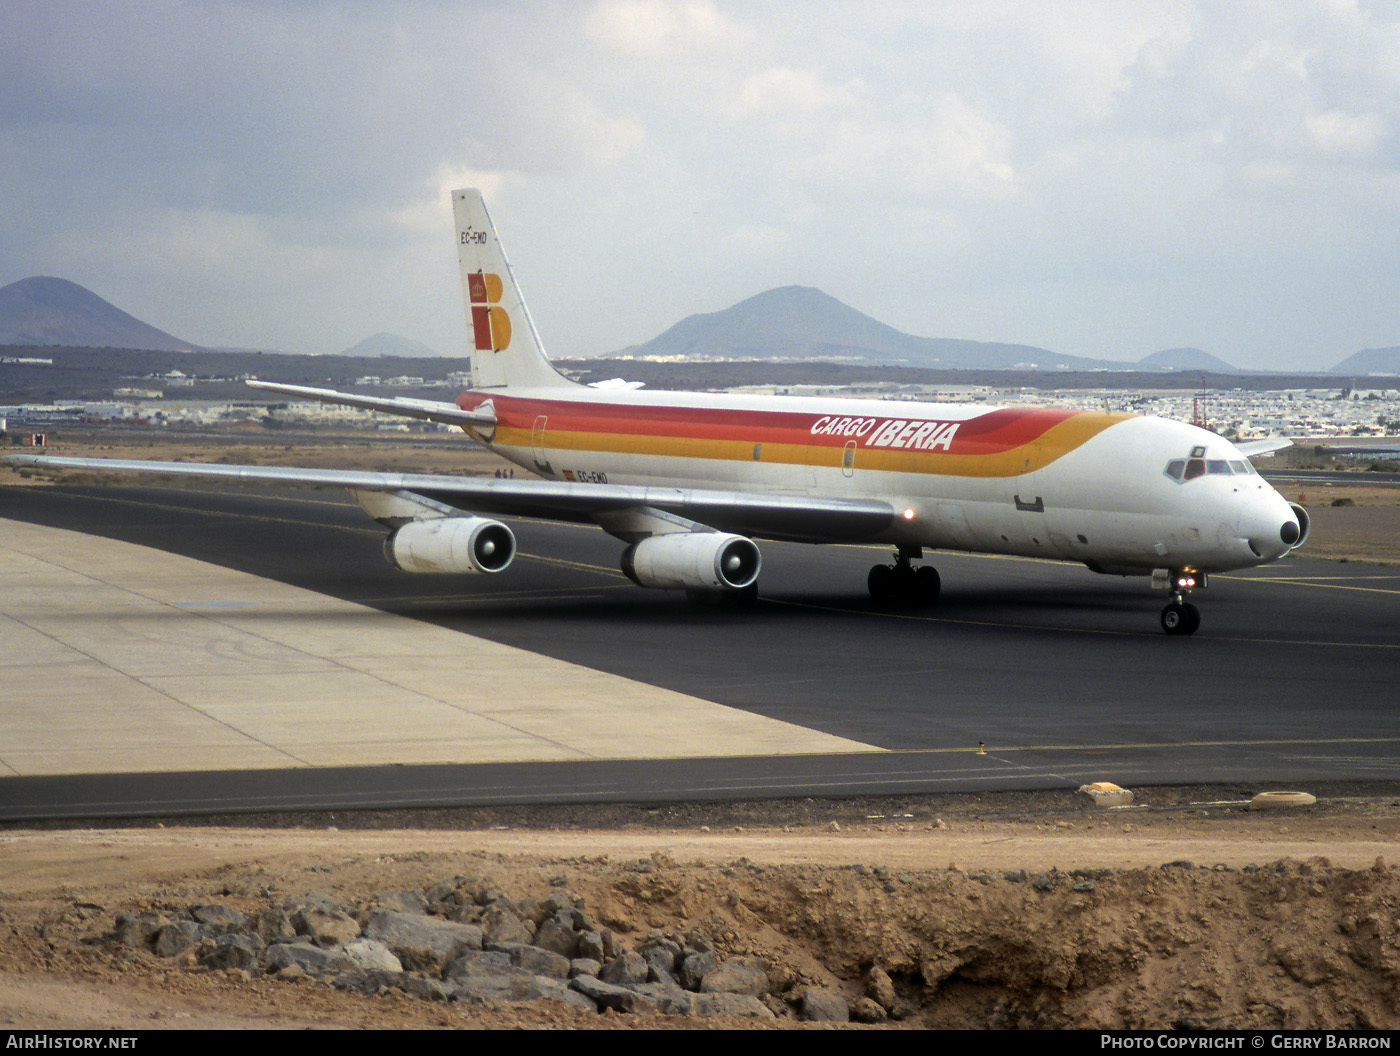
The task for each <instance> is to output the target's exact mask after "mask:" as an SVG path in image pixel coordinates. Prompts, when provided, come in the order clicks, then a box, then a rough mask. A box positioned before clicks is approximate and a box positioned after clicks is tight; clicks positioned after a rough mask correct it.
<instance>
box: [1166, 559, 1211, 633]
mask: <svg viewBox="0 0 1400 1056" xmlns="http://www.w3.org/2000/svg"><path fill="white" fill-rule="evenodd" d="M1196 578H1197V577H1196V576H1195V575H1194V574H1192V573H1189V572H1173V573H1172V575H1171V585H1170V587H1169V589H1170V590H1171V592H1172V600H1171V601H1169V602H1168V603H1167V607H1166V608H1164V609H1163V610H1162V630H1164V631H1166V632H1167V633H1168V634H1195V633H1196V630H1197V629H1198V628H1199V627H1200V626H1201V610H1200V609H1198V608H1196V606H1194V605H1192V604H1191V603H1190V602H1189V601H1187V600H1186V595H1187V594H1189V593H1190V592H1191V588H1192V587H1194V586H1196ZM1200 578H1201V584H1200V585H1201V586H1205V577H1204V576H1202V577H1200Z"/></svg>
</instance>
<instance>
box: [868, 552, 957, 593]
mask: <svg viewBox="0 0 1400 1056" xmlns="http://www.w3.org/2000/svg"><path fill="white" fill-rule="evenodd" d="M923 556H924V552H923V549H922V548H921V547H917V546H914V547H900V548H899V553H897V554H895V555H894V559H895V563H894V564H892V565H875V566H873V567H872V568H871V569H870V575H869V576H868V577H866V586H868V587H869V588H870V597H871V598H873V599H874V600H875V601H877V602H879V603H880V604H882V605H890V604H899V605H932V604H933V603H934V602H936V601H937V600H938V592H939V590H941V589H942V585H943V584H942V580H941V579H940V578H939V576H938V569H936V568H934V567H933V566H932V565H920V566H919V567H918V568H915V567H914V565H913V562H914V561H915V560H918V559H920V558H922V557H923Z"/></svg>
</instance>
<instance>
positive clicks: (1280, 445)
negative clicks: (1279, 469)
mask: <svg viewBox="0 0 1400 1056" xmlns="http://www.w3.org/2000/svg"><path fill="white" fill-rule="evenodd" d="M1235 446H1236V447H1237V448H1239V449H1240V451H1241V452H1243V453H1244V455H1245V456H1246V457H1248V458H1253V457H1254V456H1255V455H1268V454H1272V453H1273V452H1275V451H1282V450H1283V449H1284V448H1285V447H1292V446H1293V441H1292V440H1290V439H1288V437H1286V436H1271V437H1269V438H1268V439H1266V440H1246V441H1245V442H1244V443H1242V444H1236V445H1235Z"/></svg>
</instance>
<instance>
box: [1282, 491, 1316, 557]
mask: <svg viewBox="0 0 1400 1056" xmlns="http://www.w3.org/2000/svg"><path fill="white" fill-rule="evenodd" d="M1288 505H1289V506H1290V507H1291V508H1292V510H1293V516H1294V517H1297V518H1298V538H1297V539H1295V540H1293V541H1292V542H1289V540H1288V536H1287V535H1285V536H1284V537H1283V541H1284V542H1285V543H1288V545H1289V546H1290V547H1291V548H1292V549H1294V550H1296V549H1298V547H1300V546H1302V545H1303V544H1304V543H1306V542H1307V541H1308V536H1309V535H1310V534H1311V533H1312V518H1311V517H1309V516H1308V511H1307V510H1305V509H1303V507H1301V506H1299V505H1298V504H1297V503H1296V502H1290V503H1289V504H1288ZM1284 530H1285V531H1287V528H1285V529H1284Z"/></svg>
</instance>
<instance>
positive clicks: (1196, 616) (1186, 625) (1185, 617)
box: [1162, 601, 1201, 634]
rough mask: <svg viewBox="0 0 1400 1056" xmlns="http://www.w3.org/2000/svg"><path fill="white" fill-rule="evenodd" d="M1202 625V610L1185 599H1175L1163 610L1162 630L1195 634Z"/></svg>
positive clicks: (1170, 632)
mask: <svg viewBox="0 0 1400 1056" xmlns="http://www.w3.org/2000/svg"><path fill="white" fill-rule="evenodd" d="M1200 626H1201V610H1200V609H1198V608H1196V606H1194V605H1192V604H1190V603H1189V602H1185V601H1174V602H1172V603H1171V604H1170V605H1168V606H1167V607H1166V608H1164V609H1163V610H1162V630H1164V631H1166V632H1167V633H1168V634H1195V633H1196V631H1197V629H1198V628H1199V627H1200Z"/></svg>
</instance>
